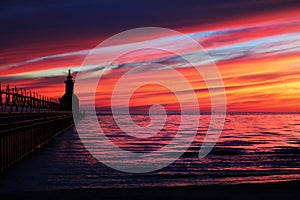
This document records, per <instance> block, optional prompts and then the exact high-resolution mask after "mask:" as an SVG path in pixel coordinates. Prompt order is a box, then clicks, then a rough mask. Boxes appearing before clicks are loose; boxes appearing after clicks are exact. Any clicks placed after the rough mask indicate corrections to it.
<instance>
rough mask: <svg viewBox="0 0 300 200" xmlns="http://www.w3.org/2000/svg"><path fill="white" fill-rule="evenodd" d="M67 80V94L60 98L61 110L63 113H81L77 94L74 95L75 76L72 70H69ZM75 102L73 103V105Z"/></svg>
mask: <svg viewBox="0 0 300 200" xmlns="http://www.w3.org/2000/svg"><path fill="white" fill-rule="evenodd" d="M66 78H67V79H66V80H65V85H66V88H65V94H64V95H63V96H62V97H61V98H59V102H60V110H62V111H72V109H73V112H76V113H77V112H78V111H79V100H78V97H77V96H76V94H74V83H75V81H74V80H73V76H72V75H71V70H70V69H69V73H68V76H67V77H66ZM72 101H73V103H72Z"/></svg>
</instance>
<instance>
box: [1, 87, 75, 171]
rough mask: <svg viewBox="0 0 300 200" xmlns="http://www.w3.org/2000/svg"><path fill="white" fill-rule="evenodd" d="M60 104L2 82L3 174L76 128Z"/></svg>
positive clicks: (69, 113)
mask: <svg viewBox="0 0 300 200" xmlns="http://www.w3.org/2000/svg"><path fill="white" fill-rule="evenodd" d="M59 106H60V104H59V103H58V101H56V100H54V99H52V98H48V97H46V96H43V95H39V94H38V93H37V92H32V91H30V90H26V89H23V88H17V87H10V85H9V84H4V83H0V173H3V172H5V171H6V170H7V169H8V168H10V167H12V166H13V165H14V164H16V163H17V162H18V161H20V160H21V159H22V158H24V157H25V156H26V155H28V154H29V153H31V152H33V151H34V150H36V149H38V148H40V147H41V146H43V145H44V144H46V143H47V142H48V141H50V140H51V139H52V138H54V137H55V136H57V135H58V134H60V133H63V132H65V131H66V130H68V129H70V128H71V127H72V126H74V120H73V115H72V112H66V111H60V110H59Z"/></svg>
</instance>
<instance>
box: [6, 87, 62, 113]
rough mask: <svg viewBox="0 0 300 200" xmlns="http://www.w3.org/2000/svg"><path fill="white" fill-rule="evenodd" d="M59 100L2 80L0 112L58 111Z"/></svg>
mask: <svg viewBox="0 0 300 200" xmlns="http://www.w3.org/2000/svg"><path fill="white" fill-rule="evenodd" d="M58 108H59V103H58V101H56V100H54V99H52V98H49V97H46V96H43V95H40V94H38V93H37V92H32V91H30V90H29V91H28V90H26V89H23V88H17V87H10V85H9V84H4V83H1V82H0V112H36V111H37V112H39V111H57V110H58Z"/></svg>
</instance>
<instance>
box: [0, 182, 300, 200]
mask: <svg viewBox="0 0 300 200" xmlns="http://www.w3.org/2000/svg"><path fill="white" fill-rule="evenodd" d="M299 186H300V181H290V182H277V183H263V184H241V185H227V186H187V187H161V188H130V189H72V190H59V191H45V192H25V193H13V194H2V195H0V198H1V199H5V200H6V199H33V200H34V199H36V200H41V199H43V200H44V199H55V200H59V199H72V200H75V199H80V200H88V199H97V200H99V199H152V200H157V199H231V200H232V199H253V200H254V199H255V200H257V199H272V200H274V199H296V198H298V196H299V195H300V190H299Z"/></svg>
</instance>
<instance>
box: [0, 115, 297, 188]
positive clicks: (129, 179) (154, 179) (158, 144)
mask: <svg viewBox="0 0 300 200" xmlns="http://www.w3.org/2000/svg"><path fill="white" fill-rule="evenodd" d="M189 117H190V119H191V121H192V120H198V118H197V116H193V115H191V116H189ZM132 118H133V120H134V121H135V122H136V123H137V124H139V125H140V126H145V125H147V124H148V123H149V117H148V116H143V115H135V116H132ZM209 120H210V115H202V116H201V119H200V126H199V127H198V134H197V136H196V138H195V140H194V142H193V144H192V145H191V147H190V148H189V150H188V151H187V152H186V153H184V154H183V156H182V157H181V158H180V159H178V160H177V161H176V162H174V163H173V164H171V165H170V166H168V167H166V168H164V169H162V170H159V171H156V172H151V173H146V174H128V173H122V172H118V171H115V170H113V169H110V168H108V167H106V166H105V165H103V164H101V163H99V162H98V161H97V160H96V159H95V158H93V157H92V156H91V155H90V154H89V152H88V151H87V150H86V149H85V148H84V146H83V144H82V143H81V140H80V139H79V137H78V135H77V133H76V132H75V131H69V132H67V133H65V134H63V135H61V136H59V137H57V138H55V139H54V140H53V141H52V142H51V143H50V144H48V145H47V146H46V147H45V148H43V149H41V150H40V151H38V152H36V153H35V154H33V155H32V156H30V157H29V158H26V159H25V160H24V161H23V162H21V163H20V164H18V165H17V166H16V167H14V168H13V169H11V170H10V171H9V172H8V173H7V174H6V175H5V176H3V177H1V187H0V192H10V191H28V190H29V191H32V190H34V191H36V190H54V189H70V188H109V187H153V186H182V185H208V184H233V183H234V184H238V183H248V182H271V181H282V180H294V179H300V154H299V153H300V137H299V136H300V114H259V113H257V114H247V115H244V114H228V115H227V117H226V122H225V126H224V130H223V132H222V134H221V136H220V139H219V141H218V143H217V145H216V146H215V148H214V149H213V150H212V152H210V154H209V155H208V156H207V157H205V158H203V159H199V158H198V157H197V156H198V152H199V148H200V146H201V143H202V141H203V138H204V136H205V134H206V131H207V126H208V124H209ZM99 122H100V124H101V127H103V130H104V131H105V133H106V135H107V136H108V137H109V139H110V140H111V141H112V142H113V143H114V144H115V145H117V146H119V147H121V148H123V149H124V150H127V151H133V152H150V151H155V150H158V149H160V148H162V147H163V146H164V145H166V144H168V143H169V142H170V141H171V140H172V139H173V138H174V136H175V134H176V131H177V130H178V127H179V125H180V122H181V121H180V116H179V115H170V116H168V117H167V121H166V124H165V126H164V127H163V128H162V129H161V131H160V132H159V133H157V134H155V135H152V136H151V137H150V138H148V139H145V138H142V139H137V138H135V137H133V136H131V135H127V134H125V133H123V132H122V130H120V129H119V128H118V127H117V126H116V124H115V123H114V121H113V118H112V116H110V115H104V116H99ZM81 126H86V127H87V128H89V130H91V131H92V132H93V134H92V137H91V138H93V137H96V136H97V134H98V130H97V126H94V125H93V126H92V125H90V124H89V117H87V118H86V119H84V120H83V121H82V122H81ZM182 126H183V128H184V130H185V131H186V132H188V131H191V130H190V129H189V124H182ZM182 140H185V138H184V136H182ZM89 142H90V143H93V142H98V143H99V142H100V145H106V144H105V143H104V141H99V140H97V141H95V140H93V139H91V140H90V141H89ZM101 142H103V143H101ZM98 145H99V144H98ZM177 150H178V149H176V148H173V149H171V151H174V152H176V151H177ZM99 154H103V156H105V157H106V158H107V159H112V160H113V159H114V158H113V157H112V155H110V154H109V153H106V152H99ZM147 159H151V158H147ZM165 159H170V158H165ZM128 162H130V161H128ZM129 164H130V163H129Z"/></svg>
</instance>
